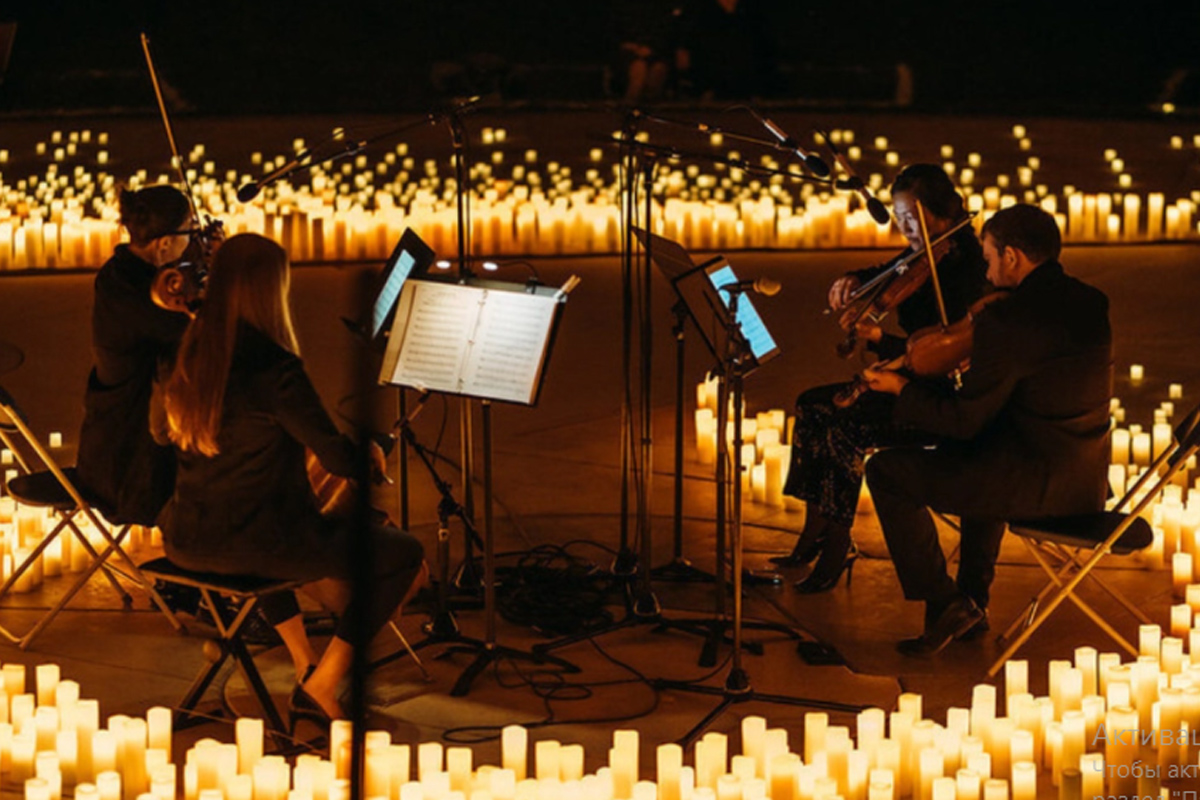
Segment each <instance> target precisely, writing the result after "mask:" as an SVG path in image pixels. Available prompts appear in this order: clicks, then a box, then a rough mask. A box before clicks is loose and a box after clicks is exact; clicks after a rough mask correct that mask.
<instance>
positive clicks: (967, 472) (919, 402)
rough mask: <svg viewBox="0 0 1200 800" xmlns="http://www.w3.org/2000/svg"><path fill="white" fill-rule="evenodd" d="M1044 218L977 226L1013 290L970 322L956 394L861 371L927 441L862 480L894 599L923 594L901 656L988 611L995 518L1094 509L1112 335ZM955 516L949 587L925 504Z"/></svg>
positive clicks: (998, 532) (928, 650)
mask: <svg viewBox="0 0 1200 800" xmlns="http://www.w3.org/2000/svg"><path fill="white" fill-rule="evenodd" d="M1060 249H1061V238H1060V235H1059V231H1058V225H1057V224H1056V223H1055V221H1054V218H1053V217H1051V216H1050V215H1049V214H1047V213H1046V212H1044V211H1042V210H1041V209H1039V208H1037V207H1035V206H1029V205H1018V206H1013V207H1011V208H1007V209H1004V210H1003V211H999V212H997V213H996V215H995V216H993V217H992V218H991V219H990V220H988V222H987V224H986V225H984V227H983V253H984V257H985V258H986V259H987V263H988V279H989V280H990V281H991V282H992V283H993V284H994V285H995V286H996V287H998V288H1008V289H1011V290H1012V291H1011V292H1010V293H1009V295H1008V297H1006V298H1005V299H1002V300H999V301H997V302H995V303H992V304H991V305H989V306H988V307H987V308H986V309H984V310H983V311H982V312H980V314H979V315H978V317H977V318H976V321H975V330H974V349H973V351H972V355H971V365H970V368H969V369H968V370H967V371H966V373H965V376H964V380H963V386H962V389H961V391H959V392H957V393H954V392H951V391H947V390H946V389H945V387H944V386H940V385H936V384H932V383H929V382H927V381H924V380H920V379H911V380H910V379H909V378H907V377H905V376H903V375H900V374H898V373H895V372H889V371H885V370H877V369H871V370H868V371H867V373H866V378H867V380H868V382H869V383H870V386H871V388H872V389H874V390H875V391H876V392H878V393H880V394H883V395H887V396H889V397H894V398H895V408H894V414H893V421H894V422H895V423H896V424H898V425H910V426H913V427H915V428H918V429H920V430H924V431H928V432H929V433H931V434H935V435H937V436H939V437H943V441H942V442H941V443H939V445H938V446H937V448H936V449H932V450H926V449H916V448H897V449H892V450H888V451H886V452H883V453H880V454H878V455H877V456H875V457H874V458H872V459H871V461H870V462H869V463H868V464H867V484H868V485H869V486H870V488H871V494H872V496H873V497H874V499H875V508H876V510H877V511H878V513H879V521H880V524H881V525H882V527H883V533H884V537H885V538H886V539H887V543H888V549H889V550H890V551H891V554H892V561H893V562H894V563H895V566H896V573H897V574H898V576H899V578H900V585H901V587H902V588H903V590H904V596H905V598H907V599H909V600H923V601H925V627H924V632H923V633H922V635H921V636H920V637H917V638H915V639H907V640H905V641H903V642H901V643H900V644H899V648H898V649H899V650H900V651H901V652H902V653H904V654H905V655H914V656H923V655H930V654H932V653H936V652H938V651H939V650H941V649H942V648H943V647H945V646H946V645H947V644H948V643H949V642H950V641H952V640H953V639H955V638H956V637H959V636H960V635H961V634H962V633H964V632H965V631H968V630H971V629H973V628H978V627H979V626H980V623H981V622H983V621H986V611H985V609H986V607H987V600H988V589H989V587H990V585H991V582H992V577H993V574H994V569H995V562H996V557H997V554H998V553H999V549H1000V540H1001V538H1002V537H1003V535H1004V524H1005V521H1006V520H1014V519H1017V520H1019V519H1032V518H1038V517H1049V516H1069V515H1074V514H1084V513H1090V512H1095V511H1100V510H1102V509H1103V507H1104V501H1105V498H1106V493H1107V479H1106V474H1107V464H1108V454H1109V447H1108V427H1109V396H1110V395H1111V393H1112V391H1111V390H1112V336H1111V330H1110V328H1109V321H1108V299H1107V298H1106V297H1105V296H1104V294H1103V292H1101V291H1099V290H1098V289H1095V288H1093V287H1091V286H1088V285H1087V284H1085V283H1082V282H1081V281H1079V280H1076V279H1075V278H1072V277H1069V276H1067V275H1066V274H1064V273H1063V268H1062V266H1060V265H1059V263H1058V256H1059V251H1060ZM927 507H928V508H932V509H934V510H936V511H940V512H944V513H949V514H958V515H960V516H961V518H962V547H961V555H960V559H961V560H960V563H959V567H958V581H957V585H956V583H955V582H954V581H952V580H950V578H949V576H948V575H947V572H946V561H945V558H944V556H943V554H942V549H941V547H940V545H939V543H938V537H937V531H936V529H935V527H934V523H933V519H932V518H931V516H930V514H929V511H928V508H927Z"/></svg>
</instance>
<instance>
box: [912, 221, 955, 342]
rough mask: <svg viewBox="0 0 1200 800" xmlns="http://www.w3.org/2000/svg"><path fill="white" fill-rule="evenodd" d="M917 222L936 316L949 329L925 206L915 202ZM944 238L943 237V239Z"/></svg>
mask: <svg viewBox="0 0 1200 800" xmlns="http://www.w3.org/2000/svg"><path fill="white" fill-rule="evenodd" d="M917 222H919V223H920V224H921V241H923V242H924V243H925V253H926V254H927V256H928V258H929V277H930V278H931V279H932V280H933V293H934V294H935V295H936V296H937V304H938V314H940V315H941V317H942V327H943V328H948V327H950V320H949V319H948V318H947V317H946V300H945V298H943V297H942V282H941V281H940V280H939V279H938V269H937V260H936V259H935V258H934V257H933V256H934V253H933V244H932V243H930V241H929V226H928V225H926V224H925V206H924V205H923V204H922V203H921V201H920V200H918V201H917ZM943 238H945V237H943Z"/></svg>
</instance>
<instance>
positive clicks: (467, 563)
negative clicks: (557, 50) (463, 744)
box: [444, 109, 487, 596]
mask: <svg viewBox="0 0 1200 800" xmlns="http://www.w3.org/2000/svg"><path fill="white" fill-rule="evenodd" d="M444 118H445V121H446V125H447V127H448V128H449V129H450V141H451V143H452V144H453V146H454V181H455V187H454V189H455V192H454V200H455V218H456V221H457V225H458V237H457V238H458V280H459V281H460V282H465V281H467V280H468V279H469V278H471V277H472V273H471V267H470V251H469V248H470V241H471V239H470V227H469V226H470V209H469V208H468V205H467V202H468V198H467V193H468V192H469V191H470V189H469V187H468V185H467V182H468V180H469V179H470V167H468V166H467V134H466V127H465V126H464V125H463V120H462V115H461V114H460V113H459V112H458V110H457V109H455V110H452V111H450V112H449V113H447V114H445V115H444ZM458 408H459V415H458V426H459V440H460V441H459V444H460V460H461V462H460V463H461V464H462V472H461V477H462V493H463V512H464V515H465V516H466V517H467V518H469V519H471V520H474V519H475V487H474V478H475V436H474V430H473V427H472V423H473V413H474V409H473V408H472V405H471V400H470V399H469V398H466V397H464V398H461V399H460V401H459V407H458ZM472 541H473V539H472V537H470V536H468V537H466V538H465V540H464V542H463V561H462V566H461V567H460V568H459V570H458V574H457V575H455V576H454V586H455V588H456V589H458V590H459V591H460V592H463V593H465V594H469V595H474V596H478V595H479V593H480V591H481V588H482V590H483V591H484V592H486V591H487V587H484V586H482V581H481V579H480V575H479V572H478V570H477V569H476V566H475V551H474V548H473V547H472Z"/></svg>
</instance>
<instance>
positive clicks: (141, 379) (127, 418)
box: [78, 185, 195, 525]
mask: <svg viewBox="0 0 1200 800" xmlns="http://www.w3.org/2000/svg"><path fill="white" fill-rule="evenodd" d="M120 206H121V225H122V226H123V227H124V228H125V230H126V231H128V232H129V243H128V244H122V245H120V246H118V247H117V249H116V250H115V251H114V253H113V256H112V258H110V259H109V260H108V262H107V263H106V264H105V265H104V266H103V267H101V269H100V272H99V273H98V274H97V275H96V282H95V301H94V304H93V307H92V351H93V357H94V358H95V367H93V368H92V372H91V374H90V375H89V376H88V385H87V394H86V395H85V396H84V409H85V410H84V419H83V428H82V430H81V431H80V433H79V457H78V471H79V478H80V481H81V482H82V483H83V485H84V486H85V487H87V489H88V492H89V494H91V495H92V496H93V497H94V498H95V499H96V500H98V501H100V503H101V504H102V505H103V507H104V510H105V512H106V513H108V514H110V515H112V516H113V517H114V519H113V521H114V522H133V523H137V524H142V525H152V524H154V519H155V517H156V516H158V512H159V510H160V509H161V508H162V506H163V503H165V502H166V501H167V498H168V497H170V496H171V489H172V486H173V483H174V475H175V456H174V453H172V452H171V449H170V448H169V447H162V446H159V445H156V444H155V443H154V440H153V439H152V438H151V436H150V425H149V418H150V395H151V391H152V387H153V384H154V379H155V376H156V375H157V374H158V370H159V363H160V362H161V361H164V360H169V359H171V358H173V357H174V355H175V348H176V347H178V346H179V339H180V338H181V337H182V336H183V331H184V329H185V328H187V324H188V317H187V315H186V314H180V313H178V312H174V311H167V310H166V309H164V308H161V307H159V306H158V305H156V304H155V302H154V300H153V299H151V287H152V285H153V283H154V276H155V273H156V271H157V270H158V268H159V267H162V266H163V265H165V264H169V263H171V262H173V261H175V260H177V259H178V258H179V257H180V256H182V255H183V252H184V250H185V249H186V248H187V246H188V240H189V239H188V235H189V233H191V232H192V230H191V229H192V228H193V227H194V225H195V220H194V219H193V218H192V211H191V206H190V205H189V204H188V200H187V197H186V196H184V194H183V193H182V192H180V191H179V190H178V189H175V188H173V187H171V186H165V185H163V186H150V187H147V188H145V189H142V190H140V191H128V190H122V191H121V196H120Z"/></svg>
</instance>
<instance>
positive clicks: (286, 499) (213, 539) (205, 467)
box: [159, 325, 357, 574]
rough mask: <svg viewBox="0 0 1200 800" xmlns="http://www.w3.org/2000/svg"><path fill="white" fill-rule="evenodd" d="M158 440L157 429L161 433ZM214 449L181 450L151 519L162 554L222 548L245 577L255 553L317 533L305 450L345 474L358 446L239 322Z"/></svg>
mask: <svg viewBox="0 0 1200 800" xmlns="http://www.w3.org/2000/svg"><path fill="white" fill-rule="evenodd" d="M160 436H161V432H160ZM217 446H218V448H219V449H220V452H219V453H218V454H217V455H216V456H212V457H208V456H203V455H199V454H197V453H185V452H180V453H179V454H178V459H179V468H178V474H177V476H176V481H175V494H174V496H173V497H172V498H171V501H170V502H169V503H167V506H166V508H164V509H163V512H162V514H161V515H160V517H159V524H160V525H161V526H162V528H163V533H164V535H165V536H166V538H167V544H168V548H169V552H170V551H171V550H174V551H175V552H182V553H197V554H211V553H214V552H219V553H222V554H224V556H226V557H227V558H228V560H229V561H230V563H236V564H238V565H239V567H240V568H241V569H242V570H243V571H244V572H246V573H247V574H254V573H255V572H256V569H255V565H256V563H258V561H259V559H264V558H268V559H269V558H270V557H271V555H272V554H273V553H277V552H280V551H281V550H285V549H287V548H290V547H295V546H296V543H297V541H302V540H305V539H306V538H307V537H309V536H315V535H320V533H319V530H320V529H321V528H322V525H323V518H322V517H321V514H320V512H319V510H318V509H317V506H316V500H315V498H314V497H313V493H312V489H311V487H310V485H309V482H308V474H307V472H306V470H305V463H304V459H305V452H304V450H305V448H306V447H307V448H309V449H310V450H312V451H313V452H314V453H315V454H316V456H317V458H318V460H320V462H321V464H322V465H323V466H324V467H325V468H326V469H328V470H329V471H330V472H332V473H333V474H335V475H341V476H343V477H352V476H353V475H354V470H355V468H356V464H357V462H356V457H357V448H356V447H355V445H354V443H353V442H352V441H351V440H350V439H349V438H348V437H346V436H344V435H342V434H341V433H340V432H339V431H338V429H337V427H336V426H335V425H334V424H333V420H331V419H330V417H329V414H328V413H327V412H326V411H325V407H324V406H323V405H322V403H321V399H320V397H319V396H318V395H317V392H316V390H315V389H314V388H313V385H312V383H311V382H310V381H309V379H308V375H307V374H306V373H305V371H304V364H303V363H302V362H301V360H300V359H299V358H298V357H297V356H295V355H293V354H291V353H289V352H287V351H286V350H284V349H283V348H282V347H280V346H279V345H277V344H275V343H274V342H273V341H271V340H270V339H269V338H268V337H267V336H266V335H264V334H263V333H261V332H259V331H258V330H256V329H254V328H251V327H249V326H246V325H243V326H242V327H241V328H239V331H238V341H237V348H236V352H235V354H234V361H233V365H232V367H231V369H230V374H229V383H228V385H227V388H226V391H225V404H224V408H223V411H222V417H221V431H220V433H219V435H218V437H217Z"/></svg>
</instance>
